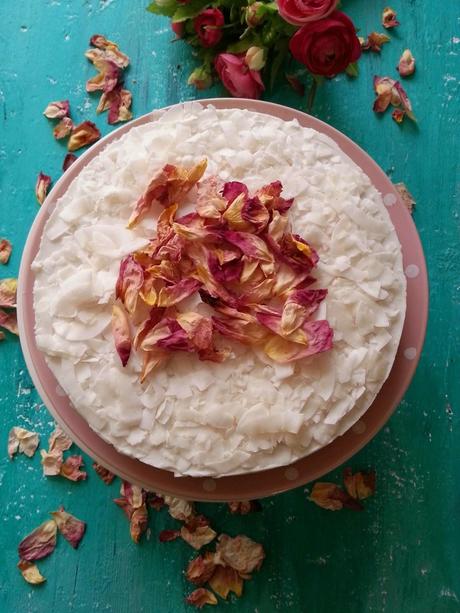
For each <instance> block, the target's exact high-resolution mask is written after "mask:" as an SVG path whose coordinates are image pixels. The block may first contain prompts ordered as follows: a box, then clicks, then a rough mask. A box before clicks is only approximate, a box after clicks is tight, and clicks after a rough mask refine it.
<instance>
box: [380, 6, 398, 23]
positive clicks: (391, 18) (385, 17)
mask: <svg viewBox="0 0 460 613" xmlns="http://www.w3.org/2000/svg"><path fill="white" fill-rule="evenodd" d="M382 25H383V27H384V28H387V29H388V28H395V27H396V26H399V21H398V20H397V19H396V11H395V10H393V9H392V8H390V7H389V6H387V7H386V8H384V9H383V13H382Z"/></svg>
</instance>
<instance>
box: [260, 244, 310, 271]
mask: <svg viewBox="0 0 460 613" xmlns="http://www.w3.org/2000/svg"><path fill="white" fill-rule="evenodd" d="M267 242H268V244H269V245H270V248H271V250H272V251H273V252H274V253H275V255H276V258H277V260H278V262H284V263H285V264H287V265H288V266H290V267H291V268H292V269H293V270H294V271H295V272H296V273H304V274H306V273H309V272H310V271H311V270H312V268H314V267H315V266H316V264H317V263H318V261H319V257H318V254H317V253H316V251H315V249H313V247H312V246H311V245H309V244H308V243H307V241H306V240H304V239H303V238H302V237H301V236H299V235H298V234H284V236H283V237H282V238H281V240H280V241H279V242H276V241H274V240H273V238H272V237H271V236H270V235H268V236H267Z"/></svg>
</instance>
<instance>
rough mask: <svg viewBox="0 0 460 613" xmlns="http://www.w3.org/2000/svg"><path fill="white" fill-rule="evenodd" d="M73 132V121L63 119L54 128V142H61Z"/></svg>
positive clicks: (67, 118) (66, 118) (68, 118)
mask: <svg viewBox="0 0 460 613" xmlns="http://www.w3.org/2000/svg"><path fill="white" fill-rule="evenodd" d="M72 130H73V121H72V120H71V119H70V117H64V118H63V119H61V121H60V122H59V123H58V124H56V125H55V126H54V129H53V135H54V138H55V139H56V140H61V139H62V138H66V137H67V136H69V135H70V133H71V132H72Z"/></svg>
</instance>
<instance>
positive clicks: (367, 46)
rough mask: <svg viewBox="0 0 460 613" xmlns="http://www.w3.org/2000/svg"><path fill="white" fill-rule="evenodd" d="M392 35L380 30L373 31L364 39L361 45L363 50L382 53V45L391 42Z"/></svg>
mask: <svg viewBox="0 0 460 613" xmlns="http://www.w3.org/2000/svg"><path fill="white" fill-rule="evenodd" d="M390 40H391V39H390V37H389V36H388V35H387V34H381V33H380V32H371V33H370V34H368V36H367V39H366V40H364V39H362V42H361V47H362V49H363V51H374V53H380V51H381V50H382V45H384V44H385V43H388V42H390Z"/></svg>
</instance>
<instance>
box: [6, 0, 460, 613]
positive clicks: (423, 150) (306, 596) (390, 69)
mask: <svg viewBox="0 0 460 613" xmlns="http://www.w3.org/2000/svg"><path fill="white" fill-rule="evenodd" d="M145 3H146V1H145V0H144V1H143V0H136V1H135V2H133V1H132V0H41V1H40V2H37V1H36V0H22V2H15V1H14V0H3V2H1V3H0V52H1V53H0V57H1V58H2V60H1V63H0V77H1V78H0V101H1V107H2V108H1V114H0V121H1V134H0V164H1V166H0V196H1V197H0V237H8V238H10V239H11V240H12V241H13V243H14V252H13V257H12V259H11V261H10V263H9V265H8V266H6V267H0V276H1V277H6V276H14V275H16V274H17V271H18V267H19V261H20V257H21V250H22V248H23V246H24V242H25V240H26V237H27V233H28V230H29V228H30V226H31V224H32V221H33V219H34V216H35V214H36V212H37V203H36V201H35V197H34V194H33V186H34V183H35V178H36V175H37V173H38V171H39V170H43V171H45V172H47V173H48V174H51V176H52V177H53V178H55V179H57V178H58V177H59V175H60V167H61V163H62V159H63V156H64V147H63V146H61V145H59V144H57V143H56V142H55V141H54V139H53V137H52V134H51V128H50V125H49V123H48V122H47V120H46V119H44V118H43V116H42V111H43V109H44V107H45V106H46V104H47V103H48V102H49V101H50V100H55V99H63V98H69V99H70V102H71V105H72V110H73V116H74V118H75V119H76V120H83V119H90V120H95V119H96V114H95V107H96V104H97V103H96V101H95V98H93V97H91V96H87V95H86V93H85V81H86V79H87V78H88V77H89V76H90V74H91V73H92V69H91V67H90V65H89V63H88V62H87V61H86V60H85V58H84V56H83V53H84V51H85V49H86V48H87V43H88V40H89V38H90V36H91V35H92V34H94V33H103V34H105V35H106V36H108V37H109V38H111V39H112V40H115V41H117V42H118V43H119V44H120V46H121V48H122V49H123V50H124V51H126V52H127V53H128V54H129V55H130V57H131V60H132V66H131V68H130V70H129V72H128V76H127V84H128V87H129V89H130V90H131V91H132V92H133V95H134V112H135V115H137V116H138V115H140V114H142V113H145V112H147V111H149V110H150V109H152V108H156V107H162V106H165V105H167V104H171V103H175V102H178V101H182V100H189V99H193V98H194V97H195V96H196V92H195V91H194V90H193V89H191V88H189V87H188V86H187V85H186V84H185V81H186V76H187V75H188V73H189V72H190V70H191V68H192V66H193V60H192V59H191V57H190V55H189V51H188V49H186V48H185V45H183V44H182V43H180V42H179V43H175V44H170V40H171V38H172V37H171V33H170V29H169V24H168V22H167V21H166V20H165V19H162V18H159V17H154V16H152V15H149V14H147V13H146V12H145V10H144V9H145V7H144V5H145ZM343 4H344V5H345V6H346V9H347V11H348V12H349V13H350V15H351V16H352V18H353V19H354V21H355V23H356V25H357V26H358V27H359V28H361V30H362V32H363V33H364V32H370V31H372V30H375V29H377V30H379V29H380V28H379V22H380V14H381V10H382V8H383V7H384V5H385V2H383V1H382V2H380V1H378V2H377V1H374V2H368V1H367V0H344V2H343ZM392 4H393V8H395V9H396V10H397V11H398V14H399V16H400V21H401V26H400V28H399V29H398V30H397V31H395V32H394V33H393V34H392V42H391V43H390V44H388V45H387V46H386V47H385V48H384V50H383V52H382V55H381V56H378V55H375V54H370V55H367V56H366V57H364V58H363V60H362V61H361V63H360V66H361V75H360V77H359V78H358V79H357V80H355V81H350V80H349V79H348V78H346V77H344V76H339V77H338V78H336V79H334V81H333V82H330V83H327V84H326V85H325V87H324V88H322V89H321V91H320V93H319V96H318V99H317V102H316V105H315V114H317V116H318V117H320V118H321V119H323V120H325V121H328V122H330V123H331V124H332V125H334V126H335V127H336V128H338V129H339V130H342V131H343V132H345V134H347V135H348V136H350V137H351V138H352V139H354V140H355V141H356V142H357V143H358V144H360V145H361V146H363V147H364V149H366V150H367V151H368V152H369V153H370V154H371V155H372V156H373V157H374V158H375V160H376V161H377V162H378V163H379V164H380V165H381V166H382V167H383V169H384V170H385V171H386V172H387V173H388V175H389V176H390V177H391V178H392V180H393V181H395V182H396V181H405V182H406V183H407V185H408V186H409V188H410V189H411V191H412V192H413V194H414V196H415V197H416V200H417V210H416V212H415V215H414V219H415V222H416V224H417V227H418V229H419V232H420V235H421V238H422V241H423V244H424V247H425V250H426V256H427V260H428V267H429V271H430V280H431V314H430V315H431V317H430V324H429V330H428V336H427V341H426V345H425V348H424V352H423V356H422V359H421V362H420V365H419V368H418V371H417V374H416V376H415V378H414V380H413V383H412V385H411V387H410V390H409V391H408V393H407V394H406V397H405V399H404V400H403V402H402V403H401V405H400V407H399V409H398V410H397V412H396V413H395V415H394V416H393V417H392V419H391V420H390V421H389V423H388V424H387V426H386V427H385V428H384V429H383V430H382V431H381V432H380V434H379V435H378V436H377V437H376V438H375V439H374V440H373V441H372V442H371V443H370V444H369V445H368V446H367V447H366V448H365V449H364V450H363V451H362V452H361V453H359V454H358V455H357V456H355V457H354V458H353V459H352V460H351V461H350V464H351V465H352V466H353V467H354V468H355V469H359V468H366V467H375V469H376V470H377V475H378V482H377V493H376V496H375V497H374V498H372V499H370V500H369V501H368V503H367V505H366V509H365V511H364V512H363V513H352V512H349V511H346V510H345V511H342V512H339V513H331V512H328V511H325V510H322V509H320V508H318V507H316V506H314V505H313V504H312V503H311V502H309V501H308V500H307V488H301V489H298V490H296V491H292V492H290V493H288V494H284V495H281V496H278V497H276V498H272V499H268V500H265V501H263V511H262V513H256V514H253V515H250V516H246V517H234V516H231V515H230V514H229V512H228V511H227V509H226V507H225V506H224V505H202V506H201V508H202V510H203V511H204V512H205V513H207V514H208V515H209V516H210V517H211V518H212V520H213V522H214V525H215V527H216V529H218V530H219V531H225V532H228V533H229V534H232V535H235V534H238V533H240V532H242V533H245V534H247V535H249V536H251V537H253V538H254V539H255V540H257V541H260V542H262V543H264V545H265V548H266V550H267V559H266V561H265V564H264V566H263V567H262V570H261V571H260V572H259V573H258V574H257V575H256V576H255V577H254V578H253V580H252V581H250V582H248V583H247V585H246V587H245V594H244V597H243V598H242V599H241V600H239V601H238V602H231V603H223V604H221V605H219V606H218V607H216V608H215V610H216V611H224V610H225V611H230V610H235V611H236V610H238V611H245V612H246V611H247V612H249V611H250V612H254V613H256V612H258V613H271V612H272V611H293V612H304V611H305V612H309V613H368V612H391V613H453V612H457V611H460V394H459V392H460V386H459V370H458V369H459V357H460V356H459V341H460V327H459V325H458V322H459V320H460V308H459V304H460V296H459V281H460V258H459V244H458V239H459V232H458V230H459V220H458V215H459V211H460V208H459V202H458V193H457V194H456V192H455V177H456V173H457V177H458V155H457V154H456V150H455V145H456V141H455V137H456V134H457V136H458V128H459V126H458V116H459V115H458V111H459V108H458V97H459V92H458V81H457V76H458V53H459V51H460V45H459V42H460V39H459V31H458V26H457V24H458V13H457V11H456V10H455V9H456V6H455V5H456V4H457V3H455V2H446V3H442V7H441V6H439V5H440V3H439V2H433V1H432V0H431V1H430V0H418V1H417V2H413V1H411V2H409V1H408V0H405V1H404V0H394V1H393V2H392ZM405 47H410V49H411V50H412V52H413V53H414V55H415V57H416V58H417V73H416V75H415V76H414V78H412V79H411V80H410V81H407V82H406V83H407V90H408V93H409V95H410V97H411V99H412V101H413V103H414V106H415V112H416V115H417V117H418V120H419V124H418V126H415V125H413V124H411V123H410V122H408V123H405V124H404V125H403V126H402V127H399V126H397V125H396V124H395V123H394V122H393V121H392V120H391V118H390V116H389V115H386V116H385V117H382V118H377V117H375V116H374V114H373V112H372V110H371V107H372V101H373V97H374V95H373V91H372V81H371V79H372V76H373V75H374V74H380V75H386V74H389V75H394V74H395V73H394V66H395V64H396V63H397V60H398V58H399V56H400V54H401V52H402V50H403V49H404V48H405ZM205 95H206V96H207V95H225V93H224V91H223V90H221V89H220V88H218V87H216V88H215V89H214V90H212V91H211V92H205ZM267 98H268V99H270V100H273V101H275V102H281V103H285V104H289V105H291V106H294V107H298V108H301V107H302V104H303V102H302V101H301V100H300V98H298V97H297V95H296V94H294V93H293V92H291V91H290V90H289V89H288V87H287V86H284V85H281V86H280V87H279V89H277V91H276V93H274V94H273V95H270V96H267ZM97 124H98V126H100V128H101V129H102V130H103V132H107V131H108V129H109V127H108V126H107V125H106V119H105V116H102V117H100V118H99V119H97ZM456 196H457V200H455V198H456ZM0 406H1V417H0V426H1V445H2V449H3V451H2V453H1V454H0V455H1V459H0V483H1V490H0V496H1V501H0V503H1V509H2V516H1V523H0V526H1V535H0V541H1V542H0V559H1V573H0V590H1V593H0V611H1V612H2V613H17V612H21V613H29V612H30V613H32V612H37V613H45V612H57V613H64V612H67V611H81V612H84V613H86V612H89V611H112V612H114V613H125V612H126V613H141V612H155V613H169V612H171V613H179V612H181V611H186V610H189V608H188V607H187V606H186V605H185V604H184V600H183V598H184V594H185V593H186V592H189V591H191V590H190V588H189V585H187V582H186V580H185V577H184V575H183V573H182V571H183V569H184V568H185V566H186V564H187V562H188V560H189V559H190V558H191V557H192V554H193V552H192V550H191V549H190V548H189V547H188V546H187V545H186V544H185V543H183V542H181V541H176V542H174V543H169V544H162V543H159V542H158V538H157V534H158V532H159V530H161V529H163V528H167V527H174V526H175V523H176V522H175V521H174V520H173V519H172V518H170V517H169V516H168V515H167V514H166V513H161V514H160V513H154V514H152V517H151V520H150V537H149V538H148V539H145V540H144V541H143V542H142V543H141V544H140V545H135V544H134V543H133V542H132V541H131V540H130V537H129V532H128V524H127V522H126V519H125V517H124V516H123V513H122V512H121V510H120V509H119V508H118V507H116V506H115V504H114V503H113V502H112V498H114V497H116V496H117V494H118V488H119V484H118V483H114V484H113V485H112V486H109V487H107V486H105V485H104V484H103V483H102V482H101V481H100V480H99V479H98V477H97V476H96V475H95V473H94V472H93V471H92V469H91V460H90V459H89V458H85V459H86V464H87V468H88V472H89V477H88V480H87V481H85V482H80V483H71V482H70V481H66V480H61V479H60V478H55V479H46V478H45V477H43V476H42V471H41V466H40V459H39V454H36V456H35V457H34V458H33V459H29V458H26V457H25V456H20V457H17V458H16V459H15V460H14V461H9V460H8V458H7V454H6V441H7V435H8V431H9V430H10V428H11V427H12V426H16V425H20V426H23V427H25V428H28V429H31V430H36V431H38V432H39V433H40V434H42V435H43V440H44V441H46V435H47V433H48V432H49V431H50V430H51V429H52V421H51V418H50V416H49V415H48V413H47V411H46V409H45V408H44V406H43V404H42V402H41V400H40V398H39V397H38V395H37V393H36V391H35V390H34V388H33V386H32V384H31V381H30V378H29V376H28V374H27V371H26V369H25V366H24V362H23V359H22V355H21V350H20V347H19V343H18V341H17V340H16V339H15V338H13V337H12V336H11V335H9V336H8V337H7V339H6V340H5V341H3V342H2V343H0ZM328 479H330V480H334V479H336V480H337V479H339V471H337V472H336V473H335V474H332V475H329V477H328ZM60 504H63V505H64V506H65V507H66V508H67V509H68V510H69V511H71V512H72V513H74V514H75V515H77V516H78V517H80V518H82V519H84V520H85V521H86V522H87V524H88V527H87V534H86V536H85V538H84V540H83V542H82V544H81V546H80V549H79V550H78V551H74V550H73V549H71V548H70V547H69V546H68V545H67V543H65V542H64V541H62V540H61V542H59V544H58V547H57V550H56V551H55V552H54V554H53V555H52V556H50V557H49V558H48V559H45V560H43V561H42V562H41V563H40V569H41V571H42V572H43V574H44V575H45V576H46V577H47V582H46V584H44V585H43V586H39V587H33V586H29V585H28V584H26V583H25V582H24V581H23V579H22V577H21V576H20V574H19V572H18V570H17V569H16V562H17V551H16V548H17V544H18V542H19V541H20V539H21V538H22V537H23V536H25V535H26V534H27V533H29V532H30V531H31V530H32V529H33V528H35V527H36V526H37V525H38V524H39V523H40V522H41V521H43V520H44V519H46V517H47V513H48V512H49V511H52V510H55V509H56V508H57V507H58V506H59V505H60Z"/></svg>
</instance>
